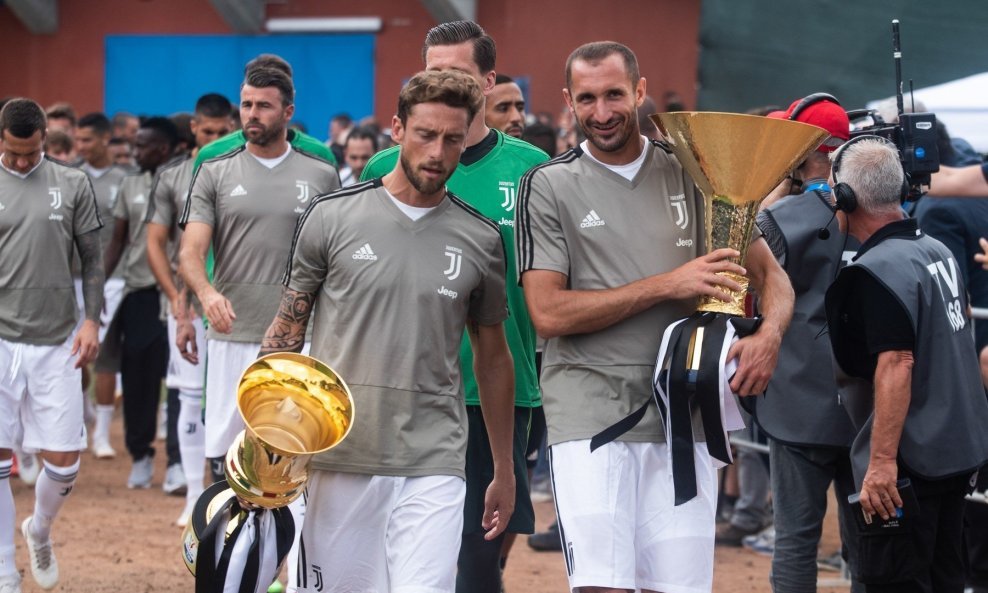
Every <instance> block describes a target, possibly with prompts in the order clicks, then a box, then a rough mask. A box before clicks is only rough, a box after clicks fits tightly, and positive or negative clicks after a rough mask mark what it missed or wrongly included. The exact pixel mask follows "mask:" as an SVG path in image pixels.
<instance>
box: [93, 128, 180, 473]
mask: <svg viewBox="0 0 988 593" xmlns="http://www.w3.org/2000/svg"><path fill="white" fill-rule="evenodd" d="M177 142H178V130H177V129H176V127H175V124H174V123H172V122H171V120H169V119H167V118H164V117H151V118H148V119H147V120H145V121H144V122H142V123H141V127H140V129H138V131H137V140H136V141H135V143H134V145H135V147H136V149H137V152H136V158H137V164H138V165H139V166H140V168H141V172H140V173H138V174H136V175H131V176H128V177H127V178H125V179H124V182H123V184H122V185H121V186H120V194H119V199H118V200H117V203H116V205H115V206H114V208H113V217H114V229H113V239H112V240H111V241H110V244H109V245H107V247H106V255H105V260H104V265H105V266H106V269H107V270H108V271H111V272H112V271H113V270H114V269H115V268H116V267H117V264H118V263H119V262H120V260H121V254H122V253H123V248H124V246H128V247H129V249H128V251H127V271H126V273H125V274H124V281H125V285H126V288H125V296H124V298H123V301H122V302H121V303H120V308H119V309H118V310H117V314H116V315H115V316H114V318H113V322H111V324H110V331H109V332H108V335H109V336H110V338H109V339H113V336H112V334H114V333H117V334H118V335H119V342H120V343H121V344H124V345H125V347H123V348H121V349H120V356H119V360H120V364H119V366H120V374H121V376H122V378H123V412H124V440H125V442H126V445H127V451H128V452H129V453H130V456H131V458H132V461H133V465H132V467H131V473H130V477H129V478H128V479H127V487H128V488H148V487H150V486H151V476H152V470H153V463H152V458H153V457H154V447H152V446H151V443H152V442H153V440H154V437H155V429H156V423H155V419H156V418H157V413H158V402H159V401H160V395H161V381H162V379H164V377H165V370H166V367H167V364H168V332H167V329H166V327H165V325H164V324H163V323H162V322H161V294H160V293H159V292H158V287H157V285H156V282H155V278H154V275H153V274H152V273H151V268H150V266H149V265H148V259H147V240H146V239H145V236H144V235H145V233H144V230H145V225H144V218H145V216H146V215H147V208H148V202H149V199H150V196H151V186H152V180H153V178H154V175H155V173H156V172H157V170H158V168H159V167H161V166H162V165H164V164H165V163H166V162H167V161H168V160H169V159H171V158H172V155H173V153H174V149H175V145H176V143H177ZM108 350H109V348H104V352H103V354H101V355H100V359H101V360H100V361H98V364H97V366H100V364H99V362H101V361H102V359H103V358H104V356H103V355H104V354H106V353H107V351H108ZM168 461H169V467H170V466H172V465H176V464H177V463H178V460H177V459H169V460H168ZM176 467H177V466H176Z"/></svg>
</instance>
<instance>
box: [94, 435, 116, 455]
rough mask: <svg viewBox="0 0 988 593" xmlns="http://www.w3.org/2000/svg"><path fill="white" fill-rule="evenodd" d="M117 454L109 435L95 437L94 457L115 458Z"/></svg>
mask: <svg viewBox="0 0 988 593" xmlns="http://www.w3.org/2000/svg"><path fill="white" fill-rule="evenodd" d="M116 456H117V452H116V451H114V450H113V447H112V446H110V439H109V437H106V436H103V437H100V436H94V437H93V457H95V458H96V459H113V458H114V457H116Z"/></svg>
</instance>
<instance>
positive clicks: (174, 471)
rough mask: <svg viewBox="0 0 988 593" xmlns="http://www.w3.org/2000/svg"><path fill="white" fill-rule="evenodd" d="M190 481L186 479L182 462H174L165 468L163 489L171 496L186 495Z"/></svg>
mask: <svg viewBox="0 0 988 593" xmlns="http://www.w3.org/2000/svg"><path fill="white" fill-rule="evenodd" d="M187 487H188V483H187V482H186V481H185V472H184V471H182V464H181V463H173V464H171V465H169V466H168V469H167V470H165V481H164V483H163V484H162V485H161V489H162V490H164V491H165V494H167V495H169V496H185V492H186V490H187Z"/></svg>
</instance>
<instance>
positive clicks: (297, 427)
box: [182, 352, 354, 593]
mask: <svg viewBox="0 0 988 593" xmlns="http://www.w3.org/2000/svg"><path fill="white" fill-rule="evenodd" d="M237 408H238V410H239V411H240V415H241V416H242V417H243V419H244V423H245V424H246V425H247V428H246V429H245V430H244V431H242V432H241V433H240V434H239V435H238V436H237V438H236V439H235V441H234V443H233V446H231V447H230V450H229V452H228V453H227V455H226V481H225V482H217V483H215V484H213V485H212V486H210V487H209V488H207V489H206V491H205V492H204V493H203V494H202V496H200V497H199V500H198V501H197V502H196V505H195V509H194V510H193V512H192V516H191V517H190V519H189V523H188V525H187V526H186V528H185V532H184V534H183V535H182V546H183V553H182V557H183V560H184V561H185V565H186V566H187V567H188V569H189V571H190V572H191V573H192V574H193V576H195V580H196V584H195V592H196V593H221V592H223V591H240V592H244V591H251V592H254V591H261V592H263V591H267V589H268V585H270V584H271V583H272V582H273V581H274V580H275V578H276V577H277V575H278V572H279V570H280V568H281V564H282V562H283V561H284V559H285V557H286V555H287V554H288V549H289V548H290V547H291V544H292V540H293V538H294V535H295V525H294V521H293V519H292V514H291V512H290V511H289V509H288V508H287V507H288V505H289V504H290V503H291V502H292V501H294V500H295V499H297V498H298V497H299V496H300V495H301V494H302V492H303V490H304V489H305V482H306V480H307V479H308V472H309V462H310V461H311V460H312V457H313V456H314V455H316V454H317V453H322V452H323V451H327V450H329V449H331V448H333V447H335V446H336V445H337V444H339V443H340V442H341V441H342V440H343V439H344V438H345V437H346V435H347V434H348V433H349V432H350V428H351V426H352V425H353V411H354V410H353V396H352V395H351V393H350V389H349V387H347V385H346V383H345V382H344V381H343V379H342V378H341V377H340V376H339V375H337V374H336V372H335V371H333V369H331V368H329V367H328V366H327V365H325V364H323V363H322V362H320V361H318V360H316V359H315V358H312V357H310V356H306V355H303V354H295V353H293V352H281V353H276V354H269V355H267V356H263V357H261V358H259V359H257V360H256V361H254V362H253V363H252V364H251V365H250V366H249V367H247V369H246V370H245V371H244V372H243V375H242V376H241V377H240V382H239V384H238V386H237Z"/></svg>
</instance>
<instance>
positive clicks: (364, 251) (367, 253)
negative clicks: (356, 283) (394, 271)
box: [351, 243, 377, 261]
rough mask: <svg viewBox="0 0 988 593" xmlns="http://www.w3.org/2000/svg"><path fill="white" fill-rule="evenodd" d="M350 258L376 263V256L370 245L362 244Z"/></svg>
mask: <svg viewBox="0 0 988 593" xmlns="http://www.w3.org/2000/svg"><path fill="white" fill-rule="evenodd" d="M351 257H353V259H366V260H370V261H377V256H376V255H374V250H373V249H371V246H370V243H364V246H363V247H361V248H360V249H358V250H356V251H354V252H353V255H352V256H351Z"/></svg>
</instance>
